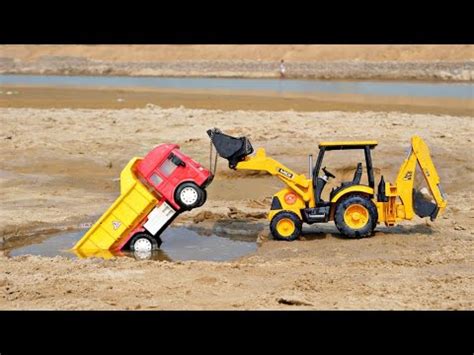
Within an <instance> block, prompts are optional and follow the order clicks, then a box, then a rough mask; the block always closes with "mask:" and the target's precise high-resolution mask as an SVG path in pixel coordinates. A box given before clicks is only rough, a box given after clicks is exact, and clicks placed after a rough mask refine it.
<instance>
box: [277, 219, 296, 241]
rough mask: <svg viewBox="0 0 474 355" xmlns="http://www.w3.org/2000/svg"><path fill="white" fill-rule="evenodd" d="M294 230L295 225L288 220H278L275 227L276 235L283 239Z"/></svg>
mask: <svg viewBox="0 0 474 355" xmlns="http://www.w3.org/2000/svg"><path fill="white" fill-rule="evenodd" d="M295 229H296V227H295V223H294V222H293V221H292V220H291V219H289V218H282V219H280V220H279V221H278V223H277V225H276V230H277V232H278V234H280V235H281V236H282V237H285V238H287V237H289V236H290V235H292V234H293V232H294V231H295Z"/></svg>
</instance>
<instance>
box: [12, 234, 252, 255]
mask: <svg viewBox="0 0 474 355" xmlns="http://www.w3.org/2000/svg"><path fill="white" fill-rule="evenodd" d="M86 231H87V229H83V230H76V231H67V232H61V233H58V234H54V235H51V236H50V237H48V238H44V239H43V240H41V241H39V242H38V241H36V242H33V243H31V244H28V245H23V246H18V247H13V248H11V249H10V250H9V251H8V256H10V257H15V256H21V255H38V256H46V257H55V256H63V257H67V258H71V259H76V258H77V257H78V256H76V255H75V254H74V253H73V252H71V251H70V249H71V248H72V247H73V246H74V244H75V243H76V242H77V241H78V240H79V239H80V238H82V236H83V235H84V233H86ZM161 239H162V241H163V243H162V244H161V247H160V249H159V250H156V251H153V252H152V253H134V252H131V251H123V252H117V253H114V254H113V255H112V254H111V253H109V254H108V255H107V256H106V258H107V257H114V256H115V257H121V256H125V257H132V258H135V259H138V260H141V259H147V260H149V259H153V260H166V261H181V260H209V261H229V260H234V259H237V258H240V257H242V256H244V255H247V254H250V253H252V252H254V251H256V250H257V244H256V236H255V237H252V236H244V237H239V236H234V235H228V234H222V235H221V234H219V235H217V234H213V233H201V232H197V231H195V230H192V229H190V228H186V227H170V228H168V229H167V230H166V231H165V232H163V234H162V235H161ZM104 255H105V254H104ZM102 257H104V256H103V255H102Z"/></svg>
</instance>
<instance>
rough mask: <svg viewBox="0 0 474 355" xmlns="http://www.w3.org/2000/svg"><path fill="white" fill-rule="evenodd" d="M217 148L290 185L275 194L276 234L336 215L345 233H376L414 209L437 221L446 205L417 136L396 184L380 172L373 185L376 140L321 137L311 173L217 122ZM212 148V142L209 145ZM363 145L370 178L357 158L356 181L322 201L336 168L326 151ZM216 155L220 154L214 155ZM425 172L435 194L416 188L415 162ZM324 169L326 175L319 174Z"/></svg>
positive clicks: (291, 235)
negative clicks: (328, 165)
mask: <svg viewBox="0 0 474 355" xmlns="http://www.w3.org/2000/svg"><path fill="white" fill-rule="evenodd" d="M207 134H208V135H209V137H210V138H211V141H212V144H213V145H214V147H215V148H216V151H217V154H218V155H219V156H221V157H223V158H225V159H227V160H228V162H229V167H230V168H231V169H236V170H260V171H266V172H268V173H269V174H271V175H274V176H276V177H278V178H279V179H280V180H281V181H282V182H283V183H285V185H286V187H285V188H283V189H282V190H281V191H279V192H278V193H276V194H275V195H274V196H273V199H272V203H271V208H270V212H269V214H268V219H269V220H270V231H271V233H272V235H273V237H274V238H275V239H278V240H288V241H290V240H295V239H297V238H298V236H299V235H300V234H301V231H302V226H303V223H307V224H313V223H326V222H329V221H334V223H335V225H336V227H337V229H338V230H339V231H340V232H341V234H343V235H345V236H347V237H350V238H361V237H367V236H370V235H372V234H373V231H374V229H375V227H376V226H377V224H378V223H380V222H383V223H385V225H386V226H393V225H395V224H396V223H397V222H398V221H400V220H403V219H406V220H411V219H412V218H413V216H414V214H417V215H418V216H419V217H430V218H431V220H432V221H433V220H434V219H435V218H436V217H437V216H438V215H439V214H440V213H442V212H443V210H444V209H445V208H446V196H445V194H444V193H443V191H442V189H441V185H440V179H439V176H438V173H437V171H436V168H435V166H434V164H433V161H432V159H431V156H430V151H429V149H428V146H427V145H426V143H425V142H424V141H423V140H422V139H421V138H420V137H418V136H413V137H412V138H411V149H410V153H409V155H408V157H407V158H406V159H405V161H404V162H403V163H402V166H401V167H400V170H399V172H398V175H397V178H396V180H395V183H394V184H391V183H389V182H385V180H384V177H383V176H382V177H381V179H380V182H379V184H378V186H377V191H376V189H375V181H374V169H373V166H372V157H371V150H373V149H374V148H375V147H376V146H377V142H376V141H344V142H322V143H320V144H319V154H318V157H317V160H316V164H315V165H314V166H313V162H312V155H309V177H306V176H305V175H304V174H298V173H296V172H294V171H292V170H291V169H289V168H288V167H286V166H284V165H283V164H281V163H280V162H278V161H276V160H274V159H272V158H270V157H268V156H267V155H266V154H265V150H264V149H263V148H259V149H257V151H256V154H255V155H252V156H251V155H250V154H252V153H253V147H252V145H251V144H250V142H249V140H248V139H247V138H246V137H238V138H236V137H232V136H229V135H226V134H224V133H222V132H221V131H220V130H219V129H217V128H214V129H210V130H208V131H207ZM211 148H212V146H211ZM357 149H359V150H362V151H363V152H364V156H365V170H366V173H367V181H368V184H362V183H361V178H362V174H363V167H362V163H358V164H357V167H356V170H355V173H354V177H353V179H352V181H347V182H342V183H341V185H340V186H338V187H335V188H333V189H332V190H331V192H330V194H329V200H328V201H323V199H322V198H321V194H322V192H323V190H324V187H325V186H326V184H327V182H328V180H329V179H331V178H333V179H334V178H335V176H334V174H332V173H331V172H330V171H328V170H327V169H326V167H322V165H323V159H324V156H325V154H326V153H327V152H331V151H347V150H357ZM211 153H212V152H211ZM216 158H217V155H216ZM417 163H418V165H419V167H420V170H421V172H422V174H423V177H424V178H425V180H426V182H427V185H428V187H429V191H430V192H431V195H432V199H427V198H426V197H425V195H424V194H423V193H422V192H421V191H417V190H416V189H414V181H415V171H416V165H417ZM320 171H322V173H323V174H322V176H320Z"/></svg>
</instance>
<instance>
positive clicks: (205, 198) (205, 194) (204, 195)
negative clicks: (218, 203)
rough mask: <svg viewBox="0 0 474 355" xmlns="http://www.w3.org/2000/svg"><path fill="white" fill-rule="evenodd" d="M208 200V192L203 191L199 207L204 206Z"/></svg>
mask: <svg viewBox="0 0 474 355" xmlns="http://www.w3.org/2000/svg"><path fill="white" fill-rule="evenodd" d="M206 200H207V191H206V190H202V198H201V201H200V202H199V205H198V207H201V206H202V205H204V204H205V203H206Z"/></svg>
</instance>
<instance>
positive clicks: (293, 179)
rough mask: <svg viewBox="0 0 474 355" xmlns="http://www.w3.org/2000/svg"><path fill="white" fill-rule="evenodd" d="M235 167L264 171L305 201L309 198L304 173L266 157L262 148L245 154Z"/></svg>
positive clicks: (307, 183) (310, 193) (309, 194)
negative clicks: (248, 154)
mask: <svg viewBox="0 0 474 355" xmlns="http://www.w3.org/2000/svg"><path fill="white" fill-rule="evenodd" d="M236 169H237V170H259V171H266V172H268V173H269V174H271V175H274V176H276V177H278V178H279V179H280V180H281V181H283V183H285V184H286V185H288V186H289V187H291V189H293V190H294V191H295V192H296V193H297V194H298V195H300V196H301V197H302V198H303V200H304V201H305V202H308V201H309V200H310V199H311V195H312V192H311V191H309V190H310V189H309V187H310V186H311V184H310V180H308V179H307V178H306V176H305V175H303V174H297V173H295V172H294V171H292V170H291V169H289V168H288V167H286V166H285V165H283V164H282V163H280V162H278V161H276V160H274V159H272V158H269V157H267V156H266V154H265V149H264V148H258V149H257V152H256V154H255V155H254V156H246V157H245V159H244V160H242V161H240V162H239V163H237V165H236Z"/></svg>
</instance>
